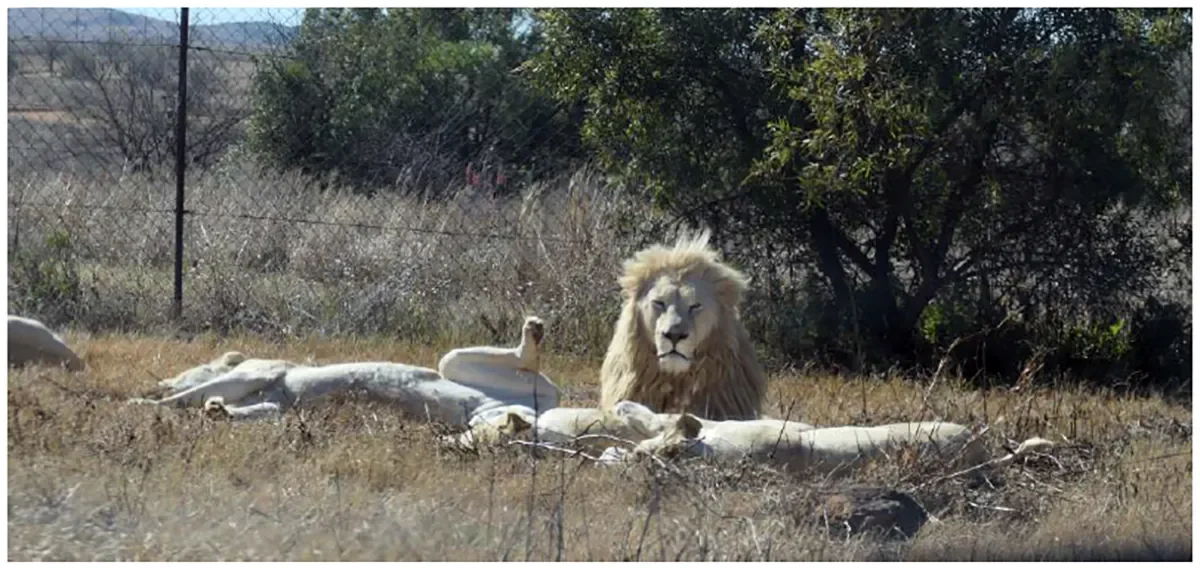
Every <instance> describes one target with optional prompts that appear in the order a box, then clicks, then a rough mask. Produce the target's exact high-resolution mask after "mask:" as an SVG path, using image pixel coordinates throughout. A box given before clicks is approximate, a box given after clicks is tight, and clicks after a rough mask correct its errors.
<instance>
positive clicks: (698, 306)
mask: <svg viewBox="0 0 1200 568" xmlns="http://www.w3.org/2000/svg"><path fill="white" fill-rule="evenodd" d="M689 309H690V310H692V311H693V312H698V311H700V310H703V309H704V305H703V304H692V306H691V308H689Z"/></svg>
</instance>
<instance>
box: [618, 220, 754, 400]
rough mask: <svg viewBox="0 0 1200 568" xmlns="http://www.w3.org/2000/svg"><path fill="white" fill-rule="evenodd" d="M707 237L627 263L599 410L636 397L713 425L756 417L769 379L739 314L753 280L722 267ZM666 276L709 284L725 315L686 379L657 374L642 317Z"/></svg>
mask: <svg viewBox="0 0 1200 568" xmlns="http://www.w3.org/2000/svg"><path fill="white" fill-rule="evenodd" d="M708 238H709V233H708V231H704V232H701V233H699V234H697V235H695V236H693V237H690V238H689V237H688V236H686V235H685V236H681V237H680V239H679V240H678V241H677V242H676V244H675V246H674V247H673V248H668V247H666V246H663V245H654V246H651V247H649V248H646V249H644V250H642V251H640V252H638V253H636V254H635V255H634V256H633V257H632V258H630V259H628V260H626V261H625V263H624V267H623V268H624V274H623V275H622V276H621V277H620V279H619V282H620V285H621V293H622V296H623V299H624V305H623V307H622V309H621V316H620V318H619V319H618V320H617V323H616V326H615V329H614V331H613V338H612V341H611V342H610V343H609V346H608V352H607V353H606V355H605V357H604V364H603V366H602V367H601V369H600V390H601V394H600V405H601V407H603V408H609V407H611V406H612V405H613V404H615V403H617V402H618V401H621V400H631V401H634V402H639V403H641V404H644V405H646V406H648V407H650V408H651V409H653V410H654V411H655V412H662V413H668V412H690V413H692V414H696V415H698V416H700V417H703V418H708V419H711V420H745V419H752V418H758V416H759V412H760V411H761V406H762V400H763V397H764V395H765V393H766V379H765V377H764V375H763V370H762V366H761V365H760V363H759V361H758V357H757V354H756V353H755V350H754V346H753V345H752V344H751V342H750V336H749V334H748V333H747V332H746V329H745V327H744V326H743V325H742V321H741V316H740V313H739V306H740V304H741V302H742V297H743V294H744V293H745V290H746V287H747V286H748V284H749V278H747V277H746V276H745V275H743V274H742V273H741V272H739V271H738V270H736V269H734V268H732V267H730V266H728V265H726V264H724V263H722V262H721V261H720V260H719V259H718V257H717V253H716V251H714V250H713V249H712V248H710V247H709V246H708ZM664 274H667V275H672V276H675V277H677V278H678V279H680V280H684V279H688V278H702V279H705V280H707V281H708V282H709V283H710V284H711V285H712V289H713V290H715V293H716V298H715V301H716V303H717V304H718V306H717V309H718V310H719V313H718V324H717V326H716V327H715V328H714V329H713V331H712V333H711V334H710V335H709V336H708V337H706V338H704V339H703V341H702V342H701V343H700V344H699V345H698V347H697V350H696V353H695V355H696V356H695V360H694V363H693V364H692V365H691V367H690V368H689V369H688V370H687V372H685V373H680V374H671V373H667V372H664V371H662V370H660V369H659V364H658V359H657V355H656V352H655V349H654V346H653V343H652V341H651V337H650V336H649V334H650V333H652V332H653V331H652V330H646V329H644V326H643V324H642V323H641V318H640V317H638V309H639V302H638V299H639V298H640V297H641V295H642V294H644V293H645V292H646V290H647V289H648V287H649V286H651V285H652V284H653V282H654V281H655V280H656V279H657V278H659V277H660V276H661V275H664Z"/></svg>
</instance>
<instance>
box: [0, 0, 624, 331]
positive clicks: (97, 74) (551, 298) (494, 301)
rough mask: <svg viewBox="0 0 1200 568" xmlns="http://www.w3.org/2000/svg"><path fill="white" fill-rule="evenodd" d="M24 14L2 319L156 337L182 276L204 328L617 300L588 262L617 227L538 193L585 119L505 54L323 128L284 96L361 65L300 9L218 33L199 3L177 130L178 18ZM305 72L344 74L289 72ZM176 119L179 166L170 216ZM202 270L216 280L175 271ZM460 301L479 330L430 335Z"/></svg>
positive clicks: (295, 98)
mask: <svg viewBox="0 0 1200 568" xmlns="http://www.w3.org/2000/svg"><path fill="white" fill-rule="evenodd" d="M21 10H22V9H17V10H16V11H10V17H9V26H10V31H11V32H12V35H10V37H9V38H8V45H9V52H8V66H9V95H10V96H9V102H8V110H9V124H10V127H9V142H8V150H9V184H10V188H14V189H13V190H11V191H10V195H9V215H10V223H9V231H8V232H9V247H10V254H11V253H13V252H14V250H15V248H16V247H20V253H21V254H20V255H19V256H18V257H14V258H15V261H14V264H12V265H10V266H11V267H12V268H10V287H9V290H10V295H9V308H10V311H16V312H27V313H30V314H31V315H35V316H40V317H43V318H44V319H46V320H47V321H49V322H52V323H68V322H73V323H75V324H76V325H83V326H85V327H97V328H104V327H107V326H111V325H120V326H126V325H132V324H134V323H143V324H152V323H156V322H157V323H164V322H166V321H168V320H171V319H173V318H171V317H167V316H168V315H169V314H171V313H172V311H173V309H174V308H173V297H174V294H175V293H176V292H174V291H173V279H172V273H171V271H170V270H167V269H166V268H167V267H170V266H171V265H172V264H174V265H175V268H176V270H179V272H178V273H179V274H180V275H181V276H183V289H182V297H181V298H182V307H183V311H182V312H181V314H180V316H179V318H180V319H179V321H178V322H175V323H173V324H172V325H175V324H177V323H182V324H183V325H184V326H185V327H191V328H193V329H196V328H200V329H223V330H232V329H235V328H250V329H252V330H258V331H262V332H266V333H273V332H275V331H277V330H280V329H301V328H310V329H311V328H316V329H339V330H352V331H359V332H378V331H386V332H389V333H407V334H410V335H413V336H425V335H428V334H441V333H447V332H451V333H456V334H457V333H461V332H463V331H464V329H462V327H461V326H463V325H466V326H468V327H470V326H474V327H475V328H478V329H476V333H486V334H488V335H495V334H500V333H503V326H502V325H500V324H499V322H502V321H506V320H508V319H513V318H517V319H519V318H521V317H523V316H524V315H526V314H527V313H528V312H530V311H534V312H537V313H544V314H549V313H553V312H554V311H561V310H562V309H564V306H573V307H570V308H569V309H577V310H587V309H590V308H589V306H592V305H595V304H596V303H598V300H589V296H588V294H594V295H602V294H607V293H609V292H610V291H611V290H610V289H609V288H610V287H609V286H601V285H597V283H596V282H595V281H594V276H593V274H594V273H595V272H596V269H595V268H592V266H593V264H596V263H599V264H598V266H600V270H603V271H604V272H605V273H606V274H607V273H608V272H609V271H610V270H612V268H613V267H614V266H616V265H617V264H618V263H617V261H616V260H615V259H612V258H607V257H597V258H590V257H589V254H591V253H589V252H588V251H589V250H591V247H595V246H596V245H595V244H593V243H592V240H594V239H596V238H597V235H603V234H604V231H603V230H599V229H597V227H596V225H595V223H596V220H595V218H593V217H588V216H586V215H585V216H582V217H580V216H579V215H584V214H585V213H586V209H585V208H584V207H591V206H577V205H571V203H577V202H573V201H571V200H569V199H563V200H558V201H561V202H562V204H563V205H559V204H557V201H556V198H553V197H550V198H547V197H545V196H544V195H543V194H545V193H546V192H547V191H550V192H551V193H553V192H554V191H562V189H561V188H560V189H550V190H542V189H538V190H537V191H532V192H531V191H528V189H530V186H529V184H531V183H535V182H537V181H538V180H539V179H544V178H543V177H539V176H551V177H554V179H558V178H559V177H561V176H562V175H563V174H564V173H565V174H570V173H571V171H572V170H567V169H564V167H563V166H561V165H559V163H560V162H558V161H555V160H559V158H557V157H556V156H561V155H565V154H564V153H563V149H564V148H568V147H569V145H568V144H567V143H569V142H570V140H571V139H572V136H573V133H572V130H571V129H572V128H573V126H572V124H573V117H572V116H571V115H568V114H566V113H564V110H566V109H564V108H562V107H561V106H560V105H557V104H550V103H549V102H548V101H547V100H545V99H542V98H539V96H537V95H534V94H532V93H528V92H526V91H523V90H522V89H524V87H521V86H519V85H517V84H516V83H513V82H512V81H516V80H519V77H517V76H515V75H514V74H512V73H511V69H509V66H508V65H507V64H505V63H504V62H503V61H497V62H495V63H494V64H495V66H496V69H495V74H493V75H481V76H479V77H477V78H474V79H473V78H472V77H475V76H474V75H472V73H475V71H474V70H473V69H478V68H473V67H470V66H467V67H464V68H463V69H461V70H450V71H449V72H447V73H445V74H444V75H445V77H450V78H452V80H444V79H443V77H442V75H439V74H438V73H436V72H428V73H426V75H421V76H415V77H416V78H417V79H418V80H419V81H425V83H423V87H422V89H417V90H413V91H410V92H409V94H408V95H406V96H407V97H408V99H407V100H398V99H397V98H396V97H395V96H394V95H389V96H388V97H387V98H385V99H380V100H378V101H374V102H373V103H372V104H375V105H377V108H378V109H379V110H381V111H382V114H381V115H379V116H378V117H377V118H376V119H372V120H370V121H359V122H357V123H355V124H356V126H354V127H353V128H352V129H350V130H346V131H345V132H346V133H347V134H350V133H351V132H353V135H352V136H346V135H343V134H340V133H339V134H337V135H334V136H331V135H330V134H329V133H330V132H332V130H331V129H330V126H331V125H333V123H332V122H330V121H331V119H330V117H328V116H325V115H322V114H321V112H323V111H320V110H319V109H316V108H313V107H306V106H304V104H305V99H304V98H303V95H304V93H305V92H308V91H301V92H300V93H298V94H296V93H289V92H287V91H286V90H285V91H279V90H278V88H279V86H280V85H283V86H284V87H287V86H288V85H295V84H296V83H295V79H296V77H300V80H301V81H308V82H309V83H308V84H307V87H305V88H306V89H308V88H311V89H316V90H317V91H321V92H323V93H325V94H323V95H321V97H323V98H322V101H324V102H321V103H320V104H327V103H329V104H332V103H330V101H331V100H332V99H330V98H329V97H333V98H336V96H337V95H339V94H340V91H342V90H345V89H347V88H349V87H348V85H345V86H339V85H336V84H335V85H328V84H322V83H320V81H324V80H332V79H328V77H330V76H332V77H334V78H335V79H337V80H341V79H340V78H339V77H342V76H341V75H337V74H338V73H354V72H356V71H354V68H353V66H350V67H345V66H343V64H344V63H345V62H344V61H343V60H342V59H330V57H338V58H340V57H342V56H341V55H338V53H337V51H336V50H334V51H328V50H325V49H324V47H322V48H320V49H315V50H314V49H309V50H303V51H302V50H298V49H297V48H296V45H297V44H296V43H295V42H296V41H311V38H307V39H298V38H300V35H299V34H298V30H299V26H298V25H297V24H299V22H297V21H296V20H295V19H294V18H287V19H286V20H285V21H281V20H279V19H278V18H277V15H276V14H270V13H268V12H258V13H246V14H244V15H245V16H246V17H245V18H239V21H240V22H241V23H239V24H236V25H242V26H243V27H241V28H236V27H235V28H226V29H223V30H216V29H215V28H205V27H203V26H201V25H200V24H198V18H196V17H195V16H196V13H195V12H196V11H195V10H191V11H190V12H191V14H190V15H191V17H189V18H188V20H189V22H188V24H189V25H188V30H189V35H190V37H189V40H188V42H187V47H186V54H187V55H188V59H187V66H186V73H187V75H186V76H187V85H186V97H187V98H186V101H187V108H186V111H185V112H186V114H185V115H183V116H182V117H181V116H177V115H178V109H179V100H178V99H179V96H180V90H179V84H178V81H179V77H180V75H181V73H180V71H181V67H180V64H181V62H180V61H179V57H178V55H179V53H180V47H181V45H183V44H182V43H181V41H179V40H177V39H176V33H177V32H178V31H182V30H179V27H180V25H181V22H182V20H183V14H182V13H181V12H178V11H177V12H174V13H164V14H162V16H163V17H162V18H159V19H158V20H157V21H155V19H154V18H152V17H151V19H147V20H141V19H137V18H126V17H125V16H121V15H120V14H119V13H118V12H116V11H112V12H108V13H100V12H96V13H89V12H86V11H83V12H77V11H72V9H40V11H38V12H36V13H35V12H25V13H22V12H21ZM144 15H145V14H144V12H141V13H139V14H138V16H144ZM93 16H96V18H98V19H96V18H93ZM239 16H241V15H239ZM90 18H93V19H90ZM93 20H94V21H93ZM212 21H213V22H214V25H217V24H215V22H216V21H217V18H213V20H212ZM77 22H78V24H77ZM89 22H92V23H89ZM246 22H249V23H246ZM207 25H208V21H206V22H205V26H207ZM318 27H319V26H318ZM206 29H207V30H212V31H211V32H208V31H204V30H206ZM172 30H175V32H172ZM373 39H382V40H386V39H387V38H373ZM393 39H394V40H395V41H397V42H400V41H408V40H407V39H404V38H398V37H397V38H393ZM320 41H321V42H323V43H321V45H322V46H324V45H326V43H325V42H340V41H345V40H344V39H343V36H341V35H337V34H335V35H331V36H329V37H327V38H324V39H320ZM435 41H442V40H435ZM447 41H451V40H447ZM347 45H349V44H347ZM429 45H430V46H431V47H430V49H438V48H437V45H442V44H436V43H434V44H429ZM358 52H360V51H359V50H351V53H358ZM292 62H298V63H299V64H300V66H299V67H289V65H291V63H292ZM487 64H492V63H487ZM372 65H374V63H372ZM296 69H301V70H303V69H323V70H324V69H327V70H329V71H330V72H332V73H333V75H328V73H327V72H326V71H322V72H321V76H320V77H315V76H314V75H311V74H306V72H304V71H300V75H289V73H295V72H296ZM414 69H416V68H414ZM414 72H416V73H420V72H423V71H420V70H419V69H418V70H416V71H414ZM306 77H307V78H306ZM344 78H345V80H347V81H351V82H352V83H353V84H356V85H357V84H359V83H358V82H356V81H359V80H358V79H355V78H354V76H353V75H352V74H351V75H345V76H344ZM497 78H499V79H497ZM497 80H499V81H500V83H496V81H497ZM506 81H507V83H506ZM273 86H274V87H275V88H276V89H277V90H276V91H271V88H272V87H273ZM384 86H385V87H386V85H384ZM287 88H290V87H287ZM388 88H391V87H388ZM264 89H265V90H264ZM379 92H380V93H385V92H389V91H387V89H382V90H380V91H379ZM424 93H433V94H424ZM364 96H367V97H371V96H376V94H372V92H365V94H364ZM271 97H274V98H271ZM421 97H426V98H424V99H422V98H421ZM369 110H370V109H360V110H357V111H353V112H354V113H362V112H364V111H367V112H369ZM339 112H340V111H339ZM181 118H184V119H186V122H185V123H184V125H185V127H186V149H185V154H184V155H183V159H184V160H185V161H186V163H187V166H186V168H187V174H186V176H185V177H184V180H185V183H184V185H183V199H182V201H181V202H180V204H178V205H176V204H175V199H174V198H175V195H176V190H177V186H176V178H175V171H174V166H175V161H176V160H177V159H179V157H180V156H179V155H178V147H179V145H178V144H177V142H178V141H177V140H176V136H177V127H178V124H179V120H180V119H181ZM345 119H349V120H351V121H352V122H353V121H354V120H357V119H356V118H355V116H354V114H353V113H352V114H349V115H347V116H346V117H344V118H342V119H338V120H345ZM322 120H324V121H326V122H324V123H322V122H321V121H322ZM253 121H257V122H253ZM306 124H311V125H313V126H312V127H308V126H306ZM322 124H324V125H325V126H320V125H322ZM210 125H211V126H210ZM252 127H253V128H252ZM339 128H340V127H339ZM252 129H257V130H255V131H254V132H255V133H256V134H254V135H256V136H258V138H252V132H251V130H252ZM271 129H274V130H271ZM272 136H276V137H275V138H272ZM358 139H361V140H362V141H361V142H360V141H358ZM565 142H566V143H565ZM264 143H265V144H267V146H265V149H264ZM251 146H253V148H251ZM281 162H282V163H281ZM563 163H565V162H563ZM197 173H198V175H197ZM209 174H213V175H209ZM64 175H67V176H69V179H64V178H63V176H64ZM563 179H565V178H563ZM562 185H563V187H566V186H567V184H565V183H564V184H562ZM330 190H332V193H329V191H330ZM378 193H383V194H385V195H387V194H395V195H394V196H389V198H387V199H376V198H375V197H372V196H373V195H375V194H378ZM477 196H478V197H484V199H483V200H481V201H479V200H476V199H475V197H477ZM390 197H397V199H393V198H390ZM564 207H565V209H564ZM571 207H581V208H579V209H577V210H575V211H574V212H572V210H571V209H570V208H571ZM587 215H591V214H590V213H587ZM610 215H613V220H612V222H613V223H615V222H617V221H621V222H628V220H621V219H618V218H617V217H616V215H617V214H616V213H610ZM177 220H178V221H177ZM172 225H176V227H175V229H176V230H177V231H179V234H182V235H183V247H182V249H176V248H175V247H174V246H173V245H174V238H173V235H172V231H171V230H170V227H171V226H172ZM180 227H182V228H180ZM288 227H305V228H306V230H305V231H303V232H295V231H291V230H282V228H288ZM217 235H220V238H218V237H217ZM419 236H427V237H432V238H429V239H424V238H416V237H419ZM550 249H552V251H553V252H552V251H551V250H550ZM560 257H561V258H560ZM196 265H201V266H208V267H213V268H218V270H209V271H200V272H195V271H190V270H187V271H184V270H180V267H181V266H193V267H194V266H196ZM231 279H234V280H231ZM85 281H86V284H85ZM348 282H352V283H353V285H347V283H348ZM569 282H574V284H568V283H569ZM610 284H611V282H610ZM580 290H585V291H587V292H586V294H582V295H581V293H580V292H579V291H580ZM532 291H537V292H538V293H537V294H532V295H531V292H532ZM568 294H569V295H570V297H571V298H572V301H571V302H569V303H564V301H563V297H564V295H568ZM464 296H466V297H473V298H479V299H481V300H482V301H483V302H484V303H485V304H486V306H487V308H486V309H485V310H484V311H485V313H486V314H487V317H485V318H483V320H481V321H476V320H475V318H472V320H471V321H469V322H459V326H460V327H457V328H455V329H453V330H447V329H442V330H438V329H433V328H431V327H429V325H430V324H428V323H425V324H422V323H421V322H435V321H454V318H451V317H449V316H448V314H451V313H453V312H455V311H456V310H458V309H459V308H458V304H459V303H460V302H461V301H462V300H461V299H460V298H462V297H464ZM597 297H598V296H597ZM109 298H112V299H113V300H109ZM116 299H124V300H123V302H124V303H119V302H117V300H116ZM130 299H132V300H133V301H132V302H130V301H129V300H130ZM531 302H532V303H533V305H535V306H543V308H536V307H531V306H530V303H531ZM329 306H337V308H336V309H330V308H329ZM421 326H424V327H421ZM467 332H468V333H470V331H469V330H467Z"/></svg>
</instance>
